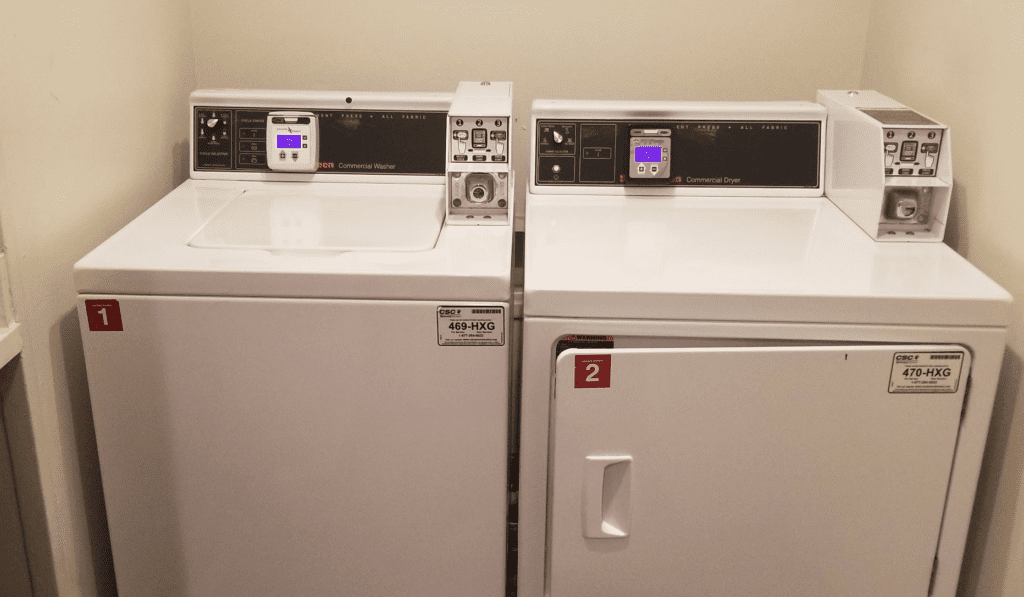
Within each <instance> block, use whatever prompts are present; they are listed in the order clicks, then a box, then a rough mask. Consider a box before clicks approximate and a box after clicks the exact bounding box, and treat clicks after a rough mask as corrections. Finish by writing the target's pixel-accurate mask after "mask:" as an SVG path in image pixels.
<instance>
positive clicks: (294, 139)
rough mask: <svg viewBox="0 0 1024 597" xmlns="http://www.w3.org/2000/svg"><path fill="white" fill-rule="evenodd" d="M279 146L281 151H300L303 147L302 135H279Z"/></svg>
mask: <svg viewBox="0 0 1024 597" xmlns="http://www.w3.org/2000/svg"><path fill="white" fill-rule="evenodd" d="M277 146H278V147H279V148H281V149H298V148H300V147H302V135H278V136H277Z"/></svg>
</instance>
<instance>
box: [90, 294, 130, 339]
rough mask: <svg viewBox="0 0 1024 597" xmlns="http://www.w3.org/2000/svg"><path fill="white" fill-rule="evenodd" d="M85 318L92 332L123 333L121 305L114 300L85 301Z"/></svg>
mask: <svg viewBox="0 0 1024 597" xmlns="http://www.w3.org/2000/svg"><path fill="white" fill-rule="evenodd" d="M85 316H86V317H87V318H88V319H89V331H90V332H123V331H124V326H123V325H122V324H121V305H119V304H118V303H117V301H115V300H114V299H105V300H99V301H96V300H87V301H85Z"/></svg>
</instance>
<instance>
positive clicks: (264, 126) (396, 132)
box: [192, 104, 507, 176]
mask: <svg viewBox="0 0 1024 597" xmlns="http://www.w3.org/2000/svg"><path fill="white" fill-rule="evenodd" d="M356 105H357V104H356ZM275 119H277V120H279V121H275ZM447 121H448V113H447V112H440V111H429V110H405V109H403V110H366V109H360V108H358V107H351V108H337V109H315V108H303V109H293V110H289V109H286V108H283V107H266V108H257V107H251V106H250V107H241V106H237V107H226V106H221V107H214V106H195V107H194V110H193V120H192V124H193V128H192V143H193V153H192V159H193V162H192V164H193V168H194V169H195V170H196V171H204V172H252V173H267V172H317V173H319V174H409V175H428V176H443V175H444V173H445V157H446V154H445V147H446V145H445V141H444V139H445V127H446V124H447ZM303 137H306V138H305V139H303ZM303 145H306V147H303ZM506 151H507V150H506ZM282 153H283V155H284V157H282Z"/></svg>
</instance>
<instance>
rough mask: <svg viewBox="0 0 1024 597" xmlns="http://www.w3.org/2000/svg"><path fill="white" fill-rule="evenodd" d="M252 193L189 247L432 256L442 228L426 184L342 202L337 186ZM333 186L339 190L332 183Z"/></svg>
mask: <svg viewBox="0 0 1024 597" xmlns="http://www.w3.org/2000/svg"><path fill="white" fill-rule="evenodd" d="M304 186H305V185H300V186H299V188H297V189H279V190H273V191H271V190H260V189H249V190H245V191H242V193H241V194H240V195H238V196H237V197H235V198H234V199H231V200H230V201H228V202H227V203H226V204H225V205H224V207H223V208H221V209H220V211H218V212H217V213H216V214H215V215H214V216H213V217H212V218H210V220H209V221H208V222H206V223H205V224H204V225H203V226H202V228H200V229H199V231H198V232H196V234H195V236H193V237H192V239H191V240H189V242H188V245H189V246H190V247H198V248H206V249H262V250H265V251H272V252H278V253H280V252H297V253H308V252H325V251H326V252H340V251H388V252H408V251H429V250H430V249H433V248H434V244H435V243H436V242H437V236H438V234H439V233H440V232H441V226H442V225H443V224H444V195H443V194H440V195H439V194H438V193H437V189H436V188H434V187H428V186H416V187H408V188H404V189H402V190H403V192H402V193H401V194H396V193H395V192H394V191H393V190H392V189H390V188H389V187H387V186H384V185H363V186H364V189H363V190H361V191H360V192H358V193H353V194H346V195H345V197H344V198H343V199H339V197H338V194H337V191H336V190H335V189H333V188H328V189H323V188H321V189H318V190H316V191H309V190H307V189H305V188H303V187H304ZM332 186H335V185H332Z"/></svg>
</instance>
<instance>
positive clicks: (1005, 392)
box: [957, 349, 1024, 595]
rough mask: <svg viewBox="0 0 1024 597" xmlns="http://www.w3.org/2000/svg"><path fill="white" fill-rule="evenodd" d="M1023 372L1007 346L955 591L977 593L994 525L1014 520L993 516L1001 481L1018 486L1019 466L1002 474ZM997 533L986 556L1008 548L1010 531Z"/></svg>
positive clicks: (1000, 571)
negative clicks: (1000, 541) (1007, 474)
mask: <svg viewBox="0 0 1024 597" xmlns="http://www.w3.org/2000/svg"><path fill="white" fill-rule="evenodd" d="M1022 375H1024V363H1022V360H1021V356H1020V355H1018V354H1016V353H1014V352H1013V351H1012V350H1010V349H1007V350H1006V352H1005V353H1004V354H1003V368H1002V372H1001V374H1000V376H999V387H998V389H997V390H996V400H995V405H994V407H993V410H992V424H991V426H990V427H989V431H988V443H987V444H986V445H985V457H984V460H983V461H982V464H981V479H980V480H979V483H978V494H977V496H976V497H975V499H974V512H973V514H972V517H971V530H970V534H969V535H968V536H967V547H966V551H965V557H964V566H963V570H962V571H961V573H960V586H959V588H958V590H957V595H979V593H978V591H979V589H980V588H981V586H980V585H981V566H982V562H983V559H984V556H985V553H984V552H985V549H986V546H987V545H989V536H990V535H991V534H992V530H993V526H999V525H1007V524H1009V525H1012V524H1013V520H993V517H994V514H995V510H996V499H997V497H998V491H999V487H1000V486H1001V485H1006V486H1007V487H1018V486H1019V484H1020V474H1021V473H1020V471H1019V470H1018V471H1017V472H1016V473H1015V474H1016V475H1017V477H1016V478H1014V479H1003V478H1001V474H1002V471H1003V465H1004V461H1005V460H1006V454H1007V452H1008V451H1009V450H1010V449H1011V446H1010V439H1011V437H1012V436H1013V433H1012V427H1013V419H1014V414H1015V412H1014V411H1015V410H1016V405H1017V401H1018V399H1019V397H1020V392H1021V381H1022ZM1011 474H1013V473H1011ZM998 534H999V535H1000V536H1002V537H1003V538H1004V539H1003V544H1002V545H999V546H997V547H996V548H994V552H993V554H990V556H989V557H999V558H1003V557H1005V555H1006V554H1009V553H1010V552H1011V549H1010V539H1011V535H1012V533H1010V532H1006V531H1005V530H1002V531H999V533H998ZM995 569H998V574H999V575H1000V576H1003V575H1005V573H1006V571H1005V567H999V566H996V567H995V568H994V569H993V570H991V572H995V571H996V570H995ZM985 584H986V585H987V586H994V587H1001V586H1003V579H1002V578H999V579H991V578H988V579H985Z"/></svg>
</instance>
